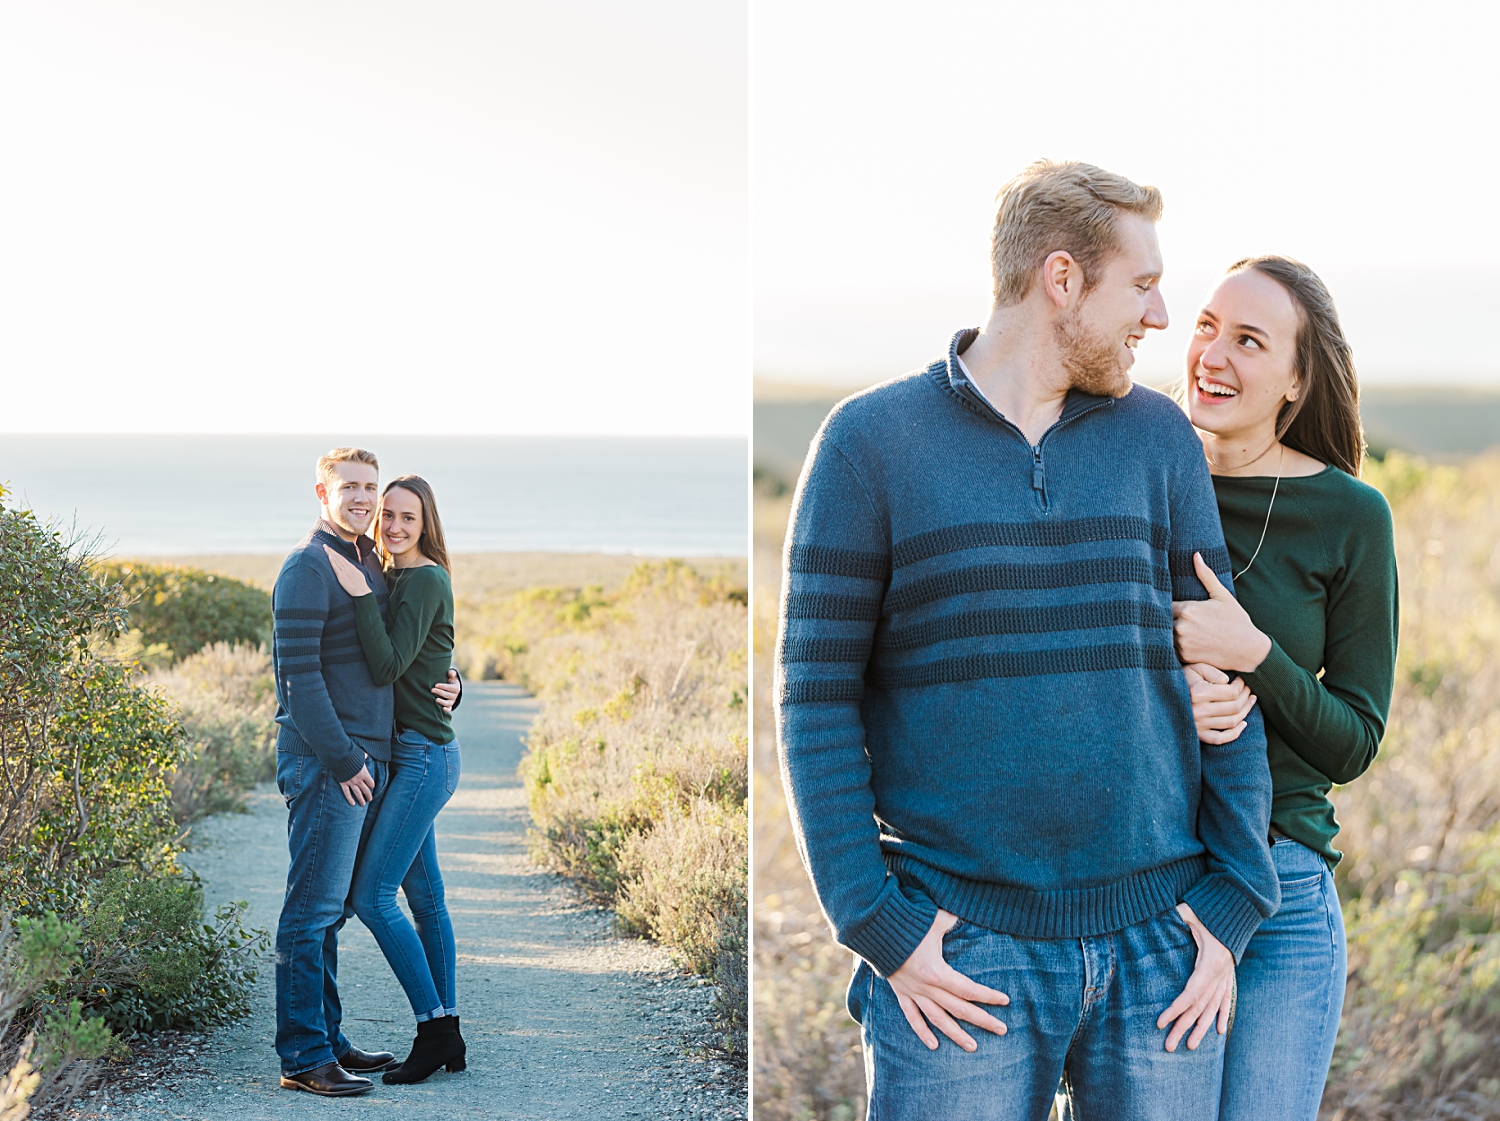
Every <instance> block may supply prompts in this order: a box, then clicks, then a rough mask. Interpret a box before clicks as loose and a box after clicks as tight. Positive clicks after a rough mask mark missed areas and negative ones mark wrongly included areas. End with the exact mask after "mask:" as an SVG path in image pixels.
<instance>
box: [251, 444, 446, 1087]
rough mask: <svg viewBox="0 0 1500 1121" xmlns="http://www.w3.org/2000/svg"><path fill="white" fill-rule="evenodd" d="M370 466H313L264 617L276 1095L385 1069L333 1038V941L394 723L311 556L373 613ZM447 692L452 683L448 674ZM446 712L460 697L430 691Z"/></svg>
mask: <svg viewBox="0 0 1500 1121" xmlns="http://www.w3.org/2000/svg"><path fill="white" fill-rule="evenodd" d="M379 470H380V468H379V464H378V462H377V461H376V458H375V456H374V454H373V453H371V452H368V451H365V450H363V449H362V448H335V449H334V450H333V451H331V452H329V453H328V454H327V455H325V456H323V457H322V458H321V459H319V460H318V466H317V478H318V481H317V485H316V488H315V489H316V492H317V496H318V501H319V502H320V503H321V504H322V507H323V516H322V518H321V519H320V520H319V521H318V523H317V524H316V525H315V526H313V528H312V529H311V530H310V531H309V532H308V534H307V536H306V537H304V538H303V539H302V541H301V542H300V543H299V544H298V545H297V547H296V548H295V549H293V550H292V552H291V553H290V555H288V557H287V559H286V561H285V563H283V564H282V566H281V572H280V574H279V575H278V576H277V578H276V587H275V590H274V591H273V592H272V596H271V609H272V613H273V615H274V616H275V640H274V644H273V647H272V663H273V669H274V671H275V675H276V701H277V709H276V723H277V724H278V725H280V727H279V729H278V735H277V741H276V785H277V786H278V787H279V788H280V790H281V793H282V796H283V797H284V798H285V799H286V803H287V808H288V810H289V811H290V816H289V818H288V821H287V840H288V846H289V848H290V850H291V865H290V868H289V869H288V871H287V884H286V900H285V902H284V903H283V905H282V909H281V920H280V922H279V923H278V924H277V928H276V1053H277V1055H278V1056H280V1059H281V1085H282V1086H283V1087H285V1088H287V1089H289V1090H306V1091H308V1092H310V1093H314V1094H321V1095H325V1096H331V1097H340V1096H346V1095H350V1094H362V1093H365V1092H366V1091H368V1090H370V1089H372V1088H373V1087H374V1083H373V1082H372V1081H371V1080H370V1079H368V1078H365V1077H363V1075H364V1074H368V1073H372V1072H374V1071H378V1070H384V1069H385V1068H386V1067H388V1066H391V1065H394V1063H395V1061H396V1056H395V1055H394V1054H392V1053H390V1052H388V1051H381V1052H375V1053H373V1054H372V1053H367V1052H364V1051H361V1050H359V1049H358V1048H357V1047H355V1046H354V1045H353V1044H351V1043H350V1042H349V1040H348V1039H347V1038H345V1036H344V1034H343V1032H342V1031H341V1030H340V1021H341V1020H342V1018H343V1011H342V1008H341V1006H340V1004H339V994H338V932H339V930H340V928H342V926H343V925H344V922H345V920H346V919H347V918H348V916H349V914H350V913H351V912H350V911H349V909H348V907H347V900H348V896H349V885H350V881H351V879H352V877H353V874H354V865H355V862H356V859H357V857H358V852H359V848H360V845H361V843H362V840H363V835H362V834H363V830H364V826H365V823H366V818H367V815H368V813H370V812H371V810H372V807H373V805H374V804H375V803H377V802H378V800H379V796H380V794H381V793H383V792H384V789H385V778H386V764H387V763H389V761H390V758H391V736H392V734H393V727H394V712H393V699H392V692H391V686H389V685H376V684H375V683H374V682H373V681H372V680H371V679H370V671H369V667H368V666H367V665H366V663H365V656H364V652H363V650H361V648H360V644H359V637H358V635H357V634H356V632H355V628H354V605H353V600H352V598H351V597H350V596H349V595H348V593H346V592H345V591H344V590H343V588H341V587H340V586H339V582H338V580H337V579H336V578H335V577H334V575H333V568H332V566H331V565H330V564H329V561H328V557H327V555H326V554H325V553H324V552H323V546H324V545H328V546H329V547H331V548H333V549H336V550H338V551H339V552H340V553H341V554H343V555H344V556H345V557H347V558H349V560H351V561H352V562H354V563H355V564H358V565H360V566H361V567H362V568H363V569H364V572H365V575H366V577H367V578H368V580H369V583H370V587H371V588H372V589H373V590H374V592H375V595H376V597H377V602H378V604H379V606H380V611H381V614H382V615H384V613H385V602H386V586H385V580H384V578H383V576H382V575H381V570H380V562H379V560H378V559H377V558H376V556H375V551H374V542H373V541H372V540H371V538H370V536H369V532H370V531H372V530H373V528H374V525H373V519H374V517H375V511H376V508H377V506H378V504H379V500H380V492H379V489H378V488H379V481H380V477H379ZM449 676H450V681H451V679H452V678H453V676H454V675H453V674H451V673H450V675H449ZM433 692H434V693H435V694H437V695H438V703H441V704H444V706H445V707H448V708H451V707H452V706H453V705H454V704H455V702H456V698H457V695H458V687H457V686H456V685H452V684H449V683H446V682H445V683H441V684H439V685H435V686H434V687H433Z"/></svg>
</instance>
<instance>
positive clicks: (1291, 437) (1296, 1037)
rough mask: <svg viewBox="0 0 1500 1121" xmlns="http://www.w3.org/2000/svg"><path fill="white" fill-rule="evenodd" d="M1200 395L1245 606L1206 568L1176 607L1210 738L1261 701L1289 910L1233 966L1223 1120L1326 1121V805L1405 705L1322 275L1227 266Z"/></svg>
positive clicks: (1224, 735)
mask: <svg viewBox="0 0 1500 1121" xmlns="http://www.w3.org/2000/svg"><path fill="white" fill-rule="evenodd" d="M1186 398H1187V409H1188V413H1189V415H1190V416H1191V418H1192V421H1193V424H1194V426H1196V427H1197V429H1198V430H1199V434H1200V435H1201V437H1202V439H1203V447H1204V450H1205V452H1206V453H1207V456H1208V462H1209V467H1210V470H1211V472H1212V474H1213V482H1214V491H1215V494H1216V496H1217V498H1218V503H1219V514H1220V517H1221V519H1222V521H1223V524H1224V537H1225V541H1226V543H1227V544H1228V546H1229V557H1230V562H1231V567H1230V571H1231V572H1232V573H1233V574H1234V590H1235V593H1236V595H1237V596H1238V597H1239V598H1238V600H1237V601H1236V599H1234V598H1233V597H1230V596H1228V595H1213V593H1216V592H1218V591H1219V590H1220V586H1219V583H1218V581H1217V580H1216V579H1215V578H1214V574H1213V572H1212V570H1211V569H1209V567H1208V566H1207V565H1205V564H1204V563H1203V561H1202V558H1201V557H1199V558H1196V560H1195V564H1196V567H1197V571H1198V576H1199V578H1200V579H1201V580H1202V581H1203V583H1204V585H1205V586H1206V587H1207V588H1208V589H1209V590H1210V593H1211V596H1212V598H1210V599H1208V600H1206V601H1201V602H1189V603H1178V604H1175V605H1174V610H1173V615H1174V617H1175V619H1174V630H1175V637H1176V641H1177V649H1178V653H1179V654H1180V655H1181V657H1182V660H1183V662H1184V663H1188V664H1191V663H1200V664H1199V665H1196V666H1194V665H1190V666H1189V669H1188V670H1187V673H1188V679H1189V684H1190V686H1191V687H1192V692H1193V702H1194V703H1193V711H1194V718H1195V720H1196V721H1197V724H1198V728H1199V732H1200V738H1201V739H1202V740H1203V741H1204V743H1205V744H1208V745H1212V744H1217V743H1224V742H1227V741H1229V740H1232V739H1234V738H1236V737H1237V736H1238V735H1239V734H1240V732H1241V731H1242V730H1243V729H1244V727H1245V723H1244V717H1245V715H1246V714H1247V713H1248V712H1249V708H1250V705H1251V704H1252V703H1255V702H1256V701H1257V700H1258V703H1259V704H1260V708H1261V714H1262V716H1263V717H1264V721H1265V728H1266V741H1267V752H1268V754H1269V758H1270V765H1271V781H1272V788H1273V801H1272V809H1271V838H1270V841H1271V846H1272V849H1271V852H1272V858H1273V860H1274V862H1275V864H1276V868H1277V871H1278V873H1279V874H1280V878H1281V907H1280V909H1279V910H1278V911H1277V912H1276V914H1275V915H1273V916H1272V917H1271V918H1270V919H1269V920H1267V921H1266V922H1265V923H1264V924H1262V926H1261V927H1260V929H1259V931H1258V932H1257V933H1256V935H1255V937H1254V938H1252V939H1251V941H1250V945H1249V947H1248V948H1247V949H1246V951H1245V955H1244V959H1243V960H1242V961H1241V963H1240V966H1239V969H1238V971H1237V981H1238V987H1239V995H1238V1000H1237V1009H1236V1017H1235V1023H1234V1029H1233V1031H1232V1032H1231V1033H1230V1036H1229V1039H1228V1041H1227V1045H1226V1050H1225V1065H1224V1087H1223V1096H1222V1103H1221V1109H1220V1114H1219V1116H1220V1118H1221V1119H1222V1121H1242V1119H1245V1118H1255V1119H1257V1121H1279V1119H1283V1118H1285V1119H1288V1121H1290V1119H1293V1118H1296V1119H1306V1121H1312V1119H1313V1118H1315V1117H1316V1116H1317V1113H1318V1103H1319V1100H1320V1099H1321V1098H1322V1094H1323V1084H1324V1081H1325V1080H1326V1079H1327V1076H1328V1065H1329V1061H1330V1059H1331V1058H1332V1056H1333V1044H1334V1037H1335V1035H1336V1034H1337V1032H1338V1025H1339V1015H1340V1012H1341V1011H1342V1009H1343V1001H1344V981H1345V945H1344V924H1343V916H1342V914H1341V912H1340V910H1339V900H1338V895H1337V893H1336V892H1335V890H1334V884H1333V867H1334V866H1335V865H1336V864H1337V863H1338V862H1339V859H1340V857H1341V854H1340V853H1339V851H1338V850H1337V849H1335V848H1334V847H1333V842H1334V839H1335V837H1336V836H1337V834H1338V830H1339V826H1338V822H1337V821H1336V820H1335V818H1334V810H1333V804H1332V803H1331V802H1330V801H1329V798H1328V792H1329V789H1330V787H1331V786H1332V785H1333V784H1334V783H1347V782H1352V781H1354V780H1355V779H1356V778H1358V777H1359V776H1360V775H1362V774H1363V773H1364V772H1365V769H1366V768H1367V767H1369V765H1370V762H1371V761H1372V760H1373V759H1374V758H1375V752H1376V750H1377V748H1378V747H1379V744H1380V737H1381V735H1382V734H1383V733H1384V731H1385V721H1386V716H1387V714H1388V713H1389V710H1390V701H1391V688H1392V685H1393V682H1394V677H1395V664H1396V558H1395V550H1394V545H1393V539H1392V531H1391V514H1390V509H1389V507H1388V506H1387V505H1386V502H1385V499H1384V498H1383V497H1381V495H1380V493H1379V492H1378V491H1376V490H1375V489H1374V488H1373V487H1370V486H1367V485H1366V484H1364V483H1362V482H1360V481H1359V478H1358V476H1359V471H1360V464H1361V460H1362V459H1363V456H1364V433H1363V430H1362V429H1361V427H1360V421H1359V407H1358V401H1359V390H1358V385H1357V382H1356V380H1355V373H1354V363H1353V358H1352V354H1351V352H1350V348H1349V344H1348V342H1347V341H1345V339H1344V335H1343V331H1342V329H1341V328H1340V326H1339V320H1338V314H1337V312H1336V311H1335V310H1334V306H1333V299H1332V297H1331V296H1329V294H1328V290H1327V289H1326V288H1325V287H1324V286H1323V283H1322V281H1321V280H1319V279H1318V277H1317V276H1316V275H1315V274H1314V273H1313V271H1312V270H1311V269H1309V268H1308V267H1307V266H1306V265H1303V264H1300V263H1298V262H1296V261H1292V260H1288V259H1287V258H1284V257H1257V258H1253V259H1249V260H1244V261H1240V262H1238V263H1237V264H1235V265H1233V266H1232V267H1231V268H1230V269H1229V272H1228V274H1227V275H1226V276H1225V278H1224V280H1223V281H1221V282H1220V284H1219V286H1218V288H1216V289H1215V290H1214V292H1213V294H1212V295H1211V296H1210V297H1209V299H1208V302H1207V303H1206V304H1205V305H1204V307H1203V310H1202V311H1201V312H1200V313H1199V315H1198V320H1197V325H1196V327H1195V330H1194V333H1193V338H1192V342H1191V343H1190V344H1189V346H1188V353H1187V382H1186ZM1195 671H1196V672H1195ZM1219 671H1227V672H1226V673H1221V672H1219ZM1227 673H1236V674H1239V675H1241V676H1240V677H1237V678H1236V679H1235V680H1234V681H1233V682H1230V681H1229V679H1228V677H1227ZM1204 750H1205V751H1212V750H1213V748H1212V746H1206V747H1205V748H1204Z"/></svg>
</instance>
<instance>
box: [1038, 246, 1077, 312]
mask: <svg viewBox="0 0 1500 1121" xmlns="http://www.w3.org/2000/svg"><path fill="white" fill-rule="evenodd" d="M1042 291H1043V293H1045V294H1046V296H1047V298H1048V299H1049V300H1051V301H1052V302H1053V303H1054V304H1055V305H1056V306H1057V307H1058V308H1059V309H1063V310H1066V309H1067V308H1068V307H1070V306H1071V305H1072V304H1075V303H1077V302H1078V296H1079V294H1080V293H1081V292H1082V291H1083V267H1082V266H1081V265H1079V263H1078V262H1077V261H1075V260H1074V259H1073V254H1071V253H1069V252H1068V251H1067V250H1066V249H1059V250H1057V251H1056V252H1053V253H1049V254H1047V259H1046V260H1045V261H1043V262H1042Z"/></svg>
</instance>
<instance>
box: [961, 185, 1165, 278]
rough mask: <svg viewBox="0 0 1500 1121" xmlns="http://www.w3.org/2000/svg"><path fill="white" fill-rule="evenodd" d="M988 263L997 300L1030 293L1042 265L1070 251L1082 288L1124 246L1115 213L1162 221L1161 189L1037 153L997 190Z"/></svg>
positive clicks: (1096, 276)
mask: <svg viewBox="0 0 1500 1121" xmlns="http://www.w3.org/2000/svg"><path fill="white" fill-rule="evenodd" d="M995 204H996V205H995V229H994V233H993V234H992V235H991V238H990V270H991V273H992V274H993V277H994V296H995V306H996V307H1008V306H1010V305H1012V304H1018V303H1020V302H1021V301H1022V300H1024V299H1025V298H1026V294H1027V293H1028V292H1030V291H1031V286H1032V284H1033V283H1034V282H1035V280H1036V274H1037V270H1038V269H1040V268H1041V267H1042V263H1043V262H1044V261H1046V260H1047V258H1048V257H1049V256H1050V255H1051V254H1053V253H1056V252H1058V251H1059V250H1062V251H1065V252H1067V253H1069V254H1071V255H1072V257H1073V259H1074V260H1075V261H1077V262H1078V264H1079V266H1080V267H1081V268H1082V269H1083V287H1084V291H1085V292H1086V291H1088V289H1089V288H1091V287H1093V285H1094V284H1095V283H1096V282H1097V280H1098V275H1099V272H1100V271H1101V270H1102V268H1103V266H1104V262H1105V261H1107V260H1109V258H1110V257H1112V256H1113V255H1114V254H1115V252H1116V251H1117V250H1118V249H1119V244H1120V243H1119V237H1118V234H1117V232H1116V218H1117V216H1118V215H1119V212H1120V211H1122V210H1128V211H1130V212H1131V213H1132V214H1139V215H1141V217H1143V218H1147V219H1149V220H1150V221H1152V222H1158V221H1160V220H1161V207H1162V200H1161V192H1160V191H1158V190H1157V189H1156V188H1155V187H1142V186H1140V185H1138V184H1136V183H1132V182H1131V181H1130V180H1129V179H1126V178H1125V177H1124V176H1123V175H1116V174H1115V173H1114V172H1112V171H1105V170H1104V169H1103V168H1101V167H1095V166H1094V165H1093V164H1087V163H1079V162H1078V161H1076V160H1068V161H1065V162H1055V161H1053V160H1037V161H1036V163H1034V164H1032V165H1031V166H1029V167H1028V168H1026V170H1024V171H1022V172H1021V174H1019V175H1017V176H1016V177H1015V178H1014V179H1012V180H1011V181H1010V182H1009V183H1007V184H1005V186H1003V187H1001V188H1000V193H999V194H998V195H996V196H995Z"/></svg>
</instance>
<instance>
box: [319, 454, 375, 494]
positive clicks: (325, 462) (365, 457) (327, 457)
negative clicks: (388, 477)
mask: <svg viewBox="0 0 1500 1121" xmlns="http://www.w3.org/2000/svg"><path fill="white" fill-rule="evenodd" d="M335 463H365V464H368V465H369V466H371V467H373V468H375V474H376V475H379V474H380V461H379V460H378V459H376V458H375V453H374V452H367V451H365V449H364V448H334V449H333V450H332V451H331V452H326V453H325V454H323V455H320V456H319V457H318V482H320V483H322V484H323V485H324V486H325V487H331V486H334V485H335V484H336V483H337V481H338V475H337V473H336V472H335V471H334V469H333V465H334V464H335Z"/></svg>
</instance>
